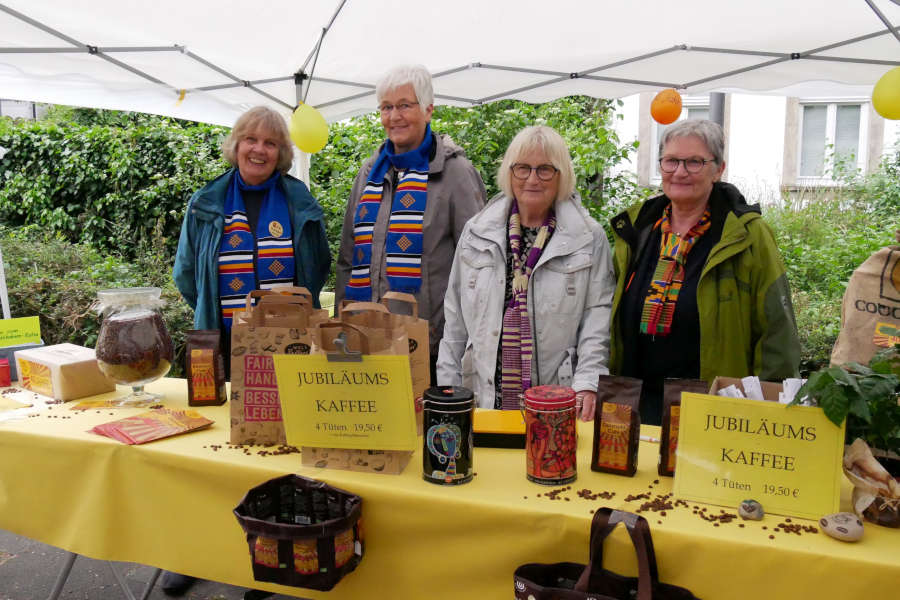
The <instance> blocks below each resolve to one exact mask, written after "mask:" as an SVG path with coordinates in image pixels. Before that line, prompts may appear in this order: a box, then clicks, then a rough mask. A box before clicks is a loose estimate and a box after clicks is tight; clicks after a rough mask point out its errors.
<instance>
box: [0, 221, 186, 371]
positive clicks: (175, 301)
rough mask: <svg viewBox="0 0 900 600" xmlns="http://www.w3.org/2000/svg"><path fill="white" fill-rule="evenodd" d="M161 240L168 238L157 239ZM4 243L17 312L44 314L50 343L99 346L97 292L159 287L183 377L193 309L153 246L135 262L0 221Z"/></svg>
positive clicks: (46, 338) (140, 251)
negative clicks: (126, 288)
mask: <svg viewBox="0 0 900 600" xmlns="http://www.w3.org/2000/svg"><path fill="white" fill-rule="evenodd" d="M156 243H157V244H160V243H162V241H161V240H160V239H159V238H157V240H156ZM0 246H2V249H3V261H4V266H5V270H6V280H7V286H8V288H9V303H10V308H11V312H12V316H13V317H26V316H34V315H38V316H39V317H40V322H41V336H42V337H43V339H44V343H45V344H47V345H51V344H59V343H62V342H71V343H73V344H79V345H81V346H87V347H90V348H93V347H94V346H95V345H96V343H97V333H98V332H99V326H100V323H99V319H98V316H97V313H96V312H94V310H93V309H92V304H93V303H94V300H96V298H97V291H98V290H102V289H108V288H121V287H139V286H156V287H160V288H162V291H163V292H162V297H163V299H164V300H165V301H166V306H165V307H164V308H163V318H164V320H165V321H166V324H167V325H168V327H169V333H170V334H171V336H172V341H173V342H174V343H175V349H176V355H175V361H174V364H173V365H172V371H171V372H170V375H171V376H173V377H181V376H182V374H183V367H182V365H183V363H184V360H183V359H184V337H185V332H186V331H187V330H188V329H192V328H193V320H194V316H193V311H192V310H191V309H190V307H189V306H188V305H187V304H185V302H184V300H182V299H181V294H179V292H178V290H177V289H175V286H174V284H173V283H172V278H171V277H170V276H169V273H170V271H171V266H170V265H169V264H166V263H165V262H164V260H163V259H162V258H161V254H160V253H159V252H158V251H154V249H153V247H152V246H147V245H139V246H138V247H137V248H136V249H135V251H136V254H137V257H138V258H137V259H136V260H135V262H133V263H132V262H125V261H123V260H122V259H119V258H115V257H112V256H108V255H104V254H103V253H101V252H100V251H98V250H97V249H95V248H93V247H91V246H90V245H88V244H83V243H82V244H73V243H72V242H69V241H67V240H65V239H63V238H62V237H61V236H59V235H56V236H54V235H52V234H49V233H46V232H43V231H41V228H40V227H36V226H29V227H23V228H18V229H10V228H7V227H3V226H0Z"/></svg>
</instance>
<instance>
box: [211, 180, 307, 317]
mask: <svg viewBox="0 0 900 600" xmlns="http://www.w3.org/2000/svg"><path fill="white" fill-rule="evenodd" d="M280 180H281V173H279V172H278V171H276V172H275V173H274V174H273V175H272V176H271V177H269V179H267V180H266V181H264V182H263V183H262V184H260V185H247V184H246V183H244V180H243V179H241V174H240V172H239V171H237V170H235V172H234V177H233V178H232V180H231V185H230V186H229V187H228V192H227V193H226V195H225V209H224V210H225V232H224V233H223V234H222V243H221V245H220V246H219V306H220V307H221V313H222V322H223V323H224V325H225V329H226V330H230V329H231V322H232V318H233V317H234V314H235V313H236V312H239V311H240V310H241V309H242V308H243V306H244V302H245V298H246V297H247V294H248V293H249V292H251V291H252V290H254V289H256V288H257V282H258V284H259V288H260V289H269V288H272V287H275V286H277V285H279V284H288V285H292V284H293V283H294V244H293V233H292V230H291V218H290V213H289V212H288V205H287V200H285V198H284V194H283V193H282V191H281V188H280V187H279V186H278V183H279V181H280ZM249 190H265V192H266V196H265V198H263V202H262V207H261V208H260V211H259V222H258V223H257V226H256V234H255V235H254V234H253V233H252V232H251V231H250V223H249V222H248V221H247V210H246V208H245V207H244V198H243V196H242V194H241V192H242V191H249ZM254 254H255V255H256V269H254V268H253V257H254Z"/></svg>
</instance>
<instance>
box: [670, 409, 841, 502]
mask: <svg viewBox="0 0 900 600" xmlns="http://www.w3.org/2000/svg"><path fill="white" fill-rule="evenodd" d="M679 427H680V430H679V436H678V453H677V457H678V458H677V467H676V469H675V485H674V488H673V492H674V495H675V497H676V498H682V499H685V500H694V501H697V502H708V503H711V504H718V505H721V506H728V507H732V508H736V507H737V506H738V505H739V504H740V503H741V501H742V500H745V499H753V500H757V501H758V502H760V503H761V504H762V505H763V507H764V509H765V511H766V512H767V513H775V514H781V515H790V516H796V517H802V518H807V519H818V518H819V517H821V516H822V515H826V514H829V513H833V512H837V511H838V505H839V503H840V495H841V486H840V484H841V477H842V472H841V459H842V456H843V451H844V427H843V426H841V427H836V426H835V425H834V424H833V423H832V422H831V421H829V420H828V418H827V417H826V416H825V413H824V412H823V411H822V409H820V408H817V407H802V406H786V405H784V404H779V403H777V402H767V401H761V400H747V399H743V398H725V397H722V396H710V395H706V394H689V393H685V394H682V402H681V421H680V426H679Z"/></svg>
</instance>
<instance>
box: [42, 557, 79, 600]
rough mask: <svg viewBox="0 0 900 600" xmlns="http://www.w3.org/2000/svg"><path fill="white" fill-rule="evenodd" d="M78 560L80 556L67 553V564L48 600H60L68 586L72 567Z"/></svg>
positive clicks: (64, 565)
mask: <svg viewBox="0 0 900 600" xmlns="http://www.w3.org/2000/svg"><path fill="white" fill-rule="evenodd" d="M76 558H78V555H77V554H75V553H74V552H66V562H64V563H63V568H62V570H61V571H60V572H59V575H57V577H56V583H55V584H53V591H51V592H50V596H49V597H48V598H47V600H57V598H59V595H60V594H61V593H62V590H63V587H64V586H65V585H66V580H67V579H68V578H69V573H71V572H72V565H74V564H75V559H76Z"/></svg>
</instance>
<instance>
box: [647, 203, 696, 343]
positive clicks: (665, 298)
mask: <svg viewBox="0 0 900 600" xmlns="http://www.w3.org/2000/svg"><path fill="white" fill-rule="evenodd" d="M671 219H672V205H671V204H669V206H667V207H666V210H665V211H664V212H663V216H662V217H660V218H659V220H658V221H657V222H656V223H655V224H654V225H653V229H656V228H657V227H659V228H660V230H661V231H662V237H661V238H660V241H659V261H658V262H657V263H656V270H655V271H654V272H653V279H651V280H650V289H649V290H647V297H646V298H645V299H644V309H643V310H642V311H641V333H646V334H648V335H669V333H670V332H671V331H672V319H673V316H674V315H675V304H676V303H677V302H678V293H679V292H680V291H681V285H682V283H684V265H685V262H686V261H687V255H688V252H690V251H691V248H693V247H694V244H695V243H696V242H697V240H698V239H700V236H702V235H703V234H704V233H706V231H707V230H708V229H709V227H710V220H709V219H710V215H709V209H707V210H705V211H704V212H703V216H702V217H700V220H699V221H697V223H696V224H694V226H693V227H691V229H690V231H688V232H687V233H686V234H685V235H684V237H681V236H679V235H678V234H677V233H674V232H673V231H672V223H671Z"/></svg>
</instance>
